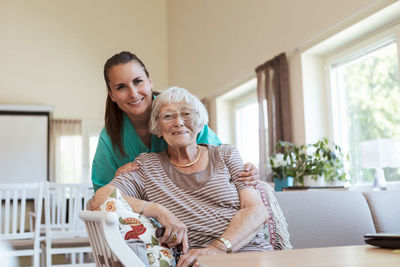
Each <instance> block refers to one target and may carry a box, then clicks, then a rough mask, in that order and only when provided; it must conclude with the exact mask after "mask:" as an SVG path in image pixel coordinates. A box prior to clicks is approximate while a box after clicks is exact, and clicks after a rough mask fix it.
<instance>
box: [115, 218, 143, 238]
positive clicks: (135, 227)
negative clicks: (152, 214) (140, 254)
mask: <svg viewBox="0 0 400 267" xmlns="http://www.w3.org/2000/svg"><path fill="white" fill-rule="evenodd" d="M119 222H120V223H121V224H125V225H129V226H130V227H131V228H132V230H131V231H128V232H127V233H126V234H125V240H129V239H140V238H139V236H140V235H142V234H144V233H145V232H146V227H144V225H143V223H142V222H141V221H140V220H138V219H136V218H132V217H129V218H125V219H122V217H120V218H119Z"/></svg>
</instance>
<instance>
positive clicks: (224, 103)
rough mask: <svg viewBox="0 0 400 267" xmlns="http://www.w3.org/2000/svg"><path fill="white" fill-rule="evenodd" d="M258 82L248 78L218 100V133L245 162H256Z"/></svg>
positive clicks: (257, 155) (257, 161)
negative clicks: (237, 151)
mask: <svg viewBox="0 0 400 267" xmlns="http://www.w3.org/2000/svg"><path fill="white" fill-rule="evenodd" d="M256 87H257V80H256V79H251V80H250V81H247V82H245V83H243V84H242V85H240V86H238V87H236V88H234V89H232V90H231V91H229V92H228V93H226V94H224V95H222V96H220V97H218V98H217V101H216V103H217V132H218V136H219V137H220V138H221V141H222V142H223V143H228V144H233V145H234V146H236V147H237V149H238V150H239V153H240V155H241V157H242V159H243V161H244V162H251V163H253V164H255V165H257V164H258V163H259V144H258V142H259V140H258V139H259V134H258V131H259V129H258V102H257V88H256Z"/></svg>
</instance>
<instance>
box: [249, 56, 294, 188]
mask: <svg viewBox="0 0 400 267" xmlns="http://www.w3.org/2000/svg"><path fill="white" fill-rule="evenodd" d="M256 73H257V96H258V104H259V127H260V173H261V177H262V179H263V180H265V179H267V180H268V181H272V177H268V175H267V173H266V162H267V158H268V156H271V154H272V153H273V152H274V147H275V144H276V143H278V142H279V141H292V129H291V127H292V126H291V125H292V123H291V115H290V114H291V113H290V96H289V75H288V65H287V59H286V55H285V53H282V54H280V55H278V56H276V57H274V58H273V59H271V60H269V61H267V62H265V63H264V64H262V65H261V66H258V67H257V68H256ZM265 118H267V123H266V120H265ZM266 124H267V125H266ZM266 126H267V127H266ZM266 129H267V130H268V131H266ZM266 135H267V136H268V144H266V140H267V139H266ZM265 177H267V178H265Z"/></svg>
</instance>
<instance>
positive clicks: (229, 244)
mask: <svg viewBox="0 0 400 267" xmlns="http://www.w3.org/2000/svg"><path fill="white" fill-rule="evenodd" d="M217 240H218V241H220V242H222V243H223V244H224V245H225V247H226V253H232V244H231V242H229V240H228V239H225V238H223V237H220V238H218V239H217Z"/></svg>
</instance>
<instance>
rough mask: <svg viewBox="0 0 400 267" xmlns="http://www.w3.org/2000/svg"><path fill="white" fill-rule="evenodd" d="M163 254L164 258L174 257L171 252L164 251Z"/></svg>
mask: <svg viewBox="0 0 400 267" xmlns="http://www.w3.org/2000/svg"><path fill="white" fill-rule="evenodd" d="M161 253H162V254H163V255H164V257H167V258H168V259H171V256H172V253H171V250H168V249H162V250H161Z"/></svg>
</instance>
